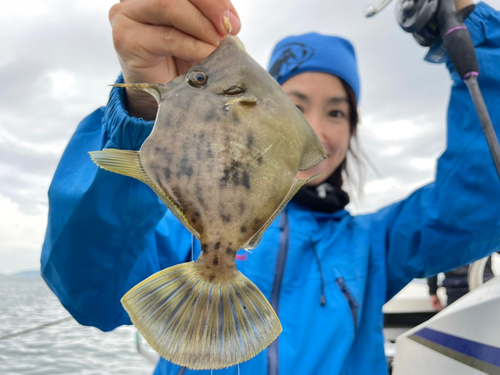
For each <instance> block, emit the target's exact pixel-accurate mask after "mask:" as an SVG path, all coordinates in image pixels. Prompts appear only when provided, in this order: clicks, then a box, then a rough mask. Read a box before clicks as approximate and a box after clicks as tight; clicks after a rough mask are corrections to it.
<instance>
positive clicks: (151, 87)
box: [110, 83, 165, 104]
mask: <svg viewBox="0 0 500 375" xmlns="http://www.w3.org/2000/svg"><path fill="white" fill-rule="evenodd" d="M110 86H113V87H123V88H126V89H135V90H142V91H146V92H147V93H148V94H151V95H152V96H154V98H155V99H156V101H157V102H158V104H160V103H161V100H162V93H163V91H164V90H165V85H162V84H160V83H117V84H115V85H110Z"/></svg>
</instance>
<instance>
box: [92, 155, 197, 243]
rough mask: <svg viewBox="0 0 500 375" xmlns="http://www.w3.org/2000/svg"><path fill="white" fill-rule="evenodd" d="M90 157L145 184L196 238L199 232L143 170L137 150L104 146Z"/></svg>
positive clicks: (103, 167) (102, 166)
mask: <svg viewBox="0 0 500 375" xmlns="http://www.w3.org/2000/svg"><path fill="white" fill-rule="evenodd" d="M89 154H90V157H91V158H92V160H93V161H94V163H96V164H97V165H98V166H99V167H101V168H102V169H105V170H107V171H110V172H114V173H118V174H122V175H125V176H129V177H133V178H135V179H137V180H139V181H142V182H144V183H145V184H147V185H148V186H149V187H150V188H151V189H153V191H154V192H155V193H156V195H158V197H159V198H160V199H161V200H162V202H163V203H164V204H165V205H166V206H167V207H168V209H169V210H170V211H171V212H172V213H173V214H174V216H175V217H176V218H177V219H178V220H179V221H180V222H181V223H182V225H184V226H185V227H186V228H187V229H188V230H189V231H190V232H191V233H192V234H193V235H194V236H195V237H196V238H198V239H199V238H200V235H199V233H198V232H197V231H196V230H195V229H194V228H193V227H192V226H191V224H189V221H188V219H187V218H186V216H185V215H184V213H183V212H182V210H181V209H180V208H179V207H178V206H177V205H176V204H175V202H174V201H173V200H172V199H171V198H170V197H169V196H168V195H167V194H165V192H164V191H163V190H162V189H161V188H159V187H158V186H157V185H156V184H155V183H154V182H153V181H152V180H151V178H150V177H149V175H148V174H147V173H146V171H145V170H144V168H143V166H142V163H141V159H140V156H139V155H140V154H139V152H138V151H129V150H118V149H112V148H106V149H104V150H102V151H92V152H89Z"/></svg>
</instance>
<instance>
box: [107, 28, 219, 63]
mask: <svg viewBox="0 0 500 375" xmlns="http://www.w3.org/2000/svg"><path fill="white" fill-rule="evenodd" d="M113 42H114V44H115V49H116V51H117V52H118V53H119V54H120V55H121V56H122V59H124V60H135V61H134V63H135V64H138V63H137V60H138V59H139V60H140V59H142V60H144V61H145V62H146V61H149V60H150V57H151V56H156V57H170V56H174V57H177V58H180V59H182V60H187V61H196V62H199V61H201V60H203V59H204V58H206V57H207V56H208V55H209V54H210V53H212V52H213V51H214V50H215V46H213V45H211V44H208V43H204V42H202V41H200V40H199V39H196V38H193V37H192V36H190V35H188V34H185V33H183V32H182V31H179V30H178V29H176V28H175V27H172V26H153V25H144V24H142V23H139V22H136V21H134V20H131V19H127V18H124V19H123V20H121V21H120V22H117V23H116V24H115V27H114V28H113Z"/></svg>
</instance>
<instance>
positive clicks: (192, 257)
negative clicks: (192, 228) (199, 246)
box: [191, 234, 194, 262]
mask: <svg viewBox="0 0 500 375" xmlns="http://www.w3.org/2000/svg"><path fill="white" fill-rule="evenodd" d="M191 261H192V262H194V235H192V234H191Z"/></svg>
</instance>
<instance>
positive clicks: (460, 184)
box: [372, 3, 500, 300]
mask: <svg viewBox="0 0 500 375" xmlns="http://www.w3.org/2000/svg"><path fill="white" fill-rule="evenodd" d="M466 24H467V27H468V28H469V31H470V33H471V36H472V39H473V42H474V45H475V47H476V53H477V57H478V60H479V66H480V76H479V84H480V87H481V90H482V93H483V96H484V99H485V102H486V106H487V108H488V110H489V113H490V116H491V118H492V121H493V125H494V127H495V131H496V134H497V136H500V14H499V12H497V11H495V10H494V9H492V8H491V7H489V6H488V5H486V4H484V3H480V4H478V6H477V7H476V9H475V11H474V12H473V13H472V14H471V15H470V16H469V18H468V19H467V20H466ZM447 67H448V69H449V71H450V73H451V77H452V79H453V87H452V91H451V97H450V103H449V108H448V118H447V122H448V135H447V149H446V151H445V152H444V153H443V155H442V156H441V157H440V158H439V160H438V165H437V174H436V179H435V182H434V183H431V184H429V185H427V186H425V187H423V188H421V189H419V190H417V191H416V192H415V193H413V194H412V195H411V196H409V197H408V198H406V199H405V200H403V201H401V202H398V203H396V204H393V205H391V206H389V207H387V208H384V209H382V210H380V211H379V212H377V213H375V214H374V215H373V217H372V219H373V220H374V221H375V223H374V224H375V225H373V226H372V228H373V236H377V237H380V233H382V238H379V240H380V241H383V247H384V248H385V252H386V254H385V259H386V264H385V266H386V275H387V280H386V282H387V294H386V299H387V300H388V299H390V298H391V297H392V296H394V295H395V294H396V293H397V292H398V291H399V290H400V289H402V288H403V287H404V286H405V285H406V284H407V283H408V282H410V281H411V280H412V279H413V278H415V277H419V278H425V277H427V276H432V275H436V274H438V273H439V272H444V271H448V270H451V269H454V268H457V267H459V266H461V265H464V264H468V263H470V262H472V261H474V260H477V259H480V258H482V257H484V256H486V255H488V254H490V253H492V252H493V251H498V249H499V248H500V180H499V177H498V175H497V173H496V170H495V167H494V164H493V159H492V157H491V154H490V151H489V148H488V145H487V143H486V139H485V136H484V134H483V131H482V129H481V126H480V124H479V120H478V117H477V114H476V112H475V109H474V107H473V103H472V100H471V98H470V95H469V92H468V90H467V87H466V86H465V84H464V83H463V82H462V80H461V79H460V77H458V75H457V73H456V72H455V70H454V69H453V67H452V65H451V63H450V62H447Z"/></svg>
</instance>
